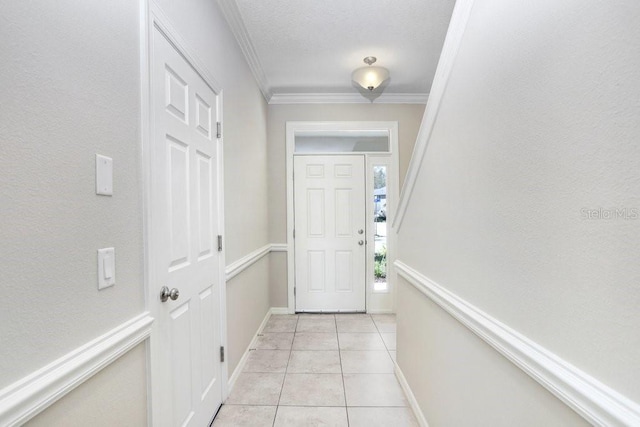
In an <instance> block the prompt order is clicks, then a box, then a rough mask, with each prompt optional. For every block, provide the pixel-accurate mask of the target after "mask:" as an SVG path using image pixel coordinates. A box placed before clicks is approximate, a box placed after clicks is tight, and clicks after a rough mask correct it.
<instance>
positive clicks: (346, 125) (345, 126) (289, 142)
mask: <svg viewBox="0 0 640 427" xmlns="http://www.w3.org/2000/svg"><path fill="white" fill-rule="evenodd" d="M313 130H326V131H343V130H346V131H362V130H384V131H388V132H389V147H390V156H391V166H392V168H393V174H394V176H396V177H399V170H400V169H399V167H400V166H399V155H398V122H397V121H388V122H385V121H344V122H337V121H326V122H325V121H318V122H298V121H292V122H287V123H286V179H287V305H288V310H289V313H290V314H293V313H295V309H296V308H295V296H294V287H295V248H294V239H293V229H294V204H293V201H294V188H293V183H294V181H293V155H294V144H295V132H296V131H313ZM340 154H346V153H340ZM353 154H364V155H365V164H366V165H368V164H369V162H368V159H369V155H380V154H382V153H379V152H377V153H373V152H372V153H367V152H358V153H353ZM365 176H368V174H367V171H365ZM398 181H399V179H398V178H396V179H395V184H394V189H393V190H394V192H395V195H396V197H395V199H396V200H397V199H398V188H397V185H398V184H397V183H398ZM365 188H368V187H367V186H365ZM365 191H366V190H365ZM367 209H368V207H367ZM391 209H392V210H393V212H392V215H395V204H394V205H392V208H391ZM387 224H388V225H391V224H390V223H389V222H387ZM389 234H391V233H389ZM392 255H393V254H392ZM388 265H393V260H392V259H391V258H389V261H388ZM394 283H395V281H394ZM369 288H370V286H369V284H368V283H367V284H366V286H365V300H366V304H367V312H370V307H369V302H370V294H371V290H370V289H369ZM392 293H393V294H394V295H395V286H394V289H393V290H392ZM392 298H394V300H395V296H392Z"/></svg>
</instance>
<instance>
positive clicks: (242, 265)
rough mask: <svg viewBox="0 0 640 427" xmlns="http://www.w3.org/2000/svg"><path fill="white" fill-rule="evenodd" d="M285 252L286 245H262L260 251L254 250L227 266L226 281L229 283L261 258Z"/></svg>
mask: <svg viewBox="0 0 640 427" xmlns="http://www.w3.org/2000/svg"><path fill="white" fill-rule="evenodd" d="M287 250H288V247H287V244H286V243H270V244H268V245H264V246H263V247H261V248H260V249H256V250H255V251H253V252H251V253H249V254H247V255H245V256H243V257H242V258H240V259H239V260H236V261H234V262H232V263H231V264H229V265H228V266H227V267H226V268H225V277H226V280H227V281H229V280H231V279H233V278H234V277H236V276H237V275H238V274H240V273H242V272H243V271H244V270H246V269H247V268H249V267H251V266H252V265H253V264H255V263H256V262H258V261H260V259H262V257H264V256H265V255H267V254H268V253H270V252H287Z"/></svg>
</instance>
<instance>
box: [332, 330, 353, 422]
mask: <svg viewBox="0 0 640 427" xmlns="http://www.w3.org/2000/svg"><path fill="white" fill-rule="evenodd" d="M335 322H336V340H337V341H338V357H339V358H340V378H342V392H343V393H344V412H345V415H346V416H347V427H349V426H350V425H351V424H350V422H349V409H348V408H347V387H346V386H345V385H344V369H343V368H342V349H341V348H340V334H339V333H338V319H337V318H336V319H335Z"/></svg>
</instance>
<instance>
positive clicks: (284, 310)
mask: <svg viewBox="0 0 640 427" xmlns="http://www.w3.org/2000/svg"><path fill="white" fill-rule="evenodd" d="M271 314H289V307H271Z"/></svg>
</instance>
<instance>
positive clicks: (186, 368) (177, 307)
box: [149, 28, 222, 427]
mask: <svg viewBox="0 0 640 427" xmlns="http://www.w3.org/2000/svg"><path fill="white" fill-rule="evenodd" d="M151 53H152V56H151V87H150V89H151V106H150V107H151V114H152V120H151V124H152V128H151V135H150V137H151V138H150V139H151V141H150V165H151V166H150V177H151V183H150V192H151V194H150V229H149V262H150V267H149V271H150V277H149V283H150V284H149V286H150V293H151V295H150V301H149V306H150V309H151V311H152V313H153V315H154V317H155V324H154V329H153V332H152V335H151V339H150V348H151V353H150V355H151V388H150V393H151V395H152V416H153V420H152V424H153V425H154V426H197V427H201V426H205V425H209V423H210V421H211V420H212V419H213V416H214V415H215V413H216V411H217V409H218V407H219V406H220V404H221V400H222V388H221V380H220V371H221V369H220V358H219V348H220V305H219V301H220V286H221V283H219V280H218V277H219V276H218V268H219V266H218V260H219V254H218V251H217V245H216V243H215V241H216V236H217V234H218V219H217V216H218V214H217V212H218V194H217V180H218V178H217V167H218V166H217V164H218V163H217V162H218V158H217V156H218V154H217V153H218V151H217V144H218V141H217V139H216V119H217V108H218V107H217V103H218V97H217V95H216V94H215V93H214V92H213V90H212V89H211V88H210V87H209V86H208V85H207V84H206V83H205V81H204V80H203V79H202V78H201V77H200V75H199V74H198V73H197V72H196V71H195V70H194V69H193V68H192V67H191V66H190V64H189V63H188V62H187V61H186V60H185V59H184V58H183V57H182V56H181V55H180V53H178V51H176V49H175V48H174V47H173V45H172V44H171V43H169V41H168V40H167V39H166V38H165V37H164V36H163V35H162V34H161V33H160V32H159V30H158V29H156V28H154V30H153V32H152V49H151ZM165 286H166V287H167V289H169V290H173V289H175V290H177V291H179V295H176V294H175V291H174V294H173V295H171V297H177V298H176V299H175V300H174V299H173V298H171V297H169V298H168V299H166V301H164V302H163V301H162V300H161V296H160V295H161V289H162V288H163V287H165Z"/></svg>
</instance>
